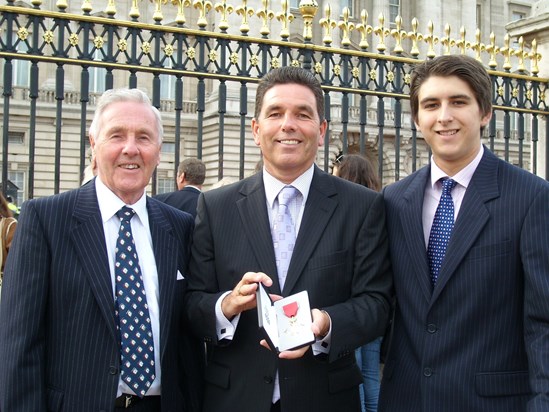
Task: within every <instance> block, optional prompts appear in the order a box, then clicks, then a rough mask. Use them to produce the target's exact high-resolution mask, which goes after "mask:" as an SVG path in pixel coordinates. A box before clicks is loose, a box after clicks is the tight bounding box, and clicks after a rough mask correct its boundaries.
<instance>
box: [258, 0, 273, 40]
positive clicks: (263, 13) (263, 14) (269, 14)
mask: <svg viewBox="0 0 549 412" xmlns="http://www.w3.org/2000/svg"><path fill="white" fill-rule="evenodd" d="M261 3H262V4H263V7H262V8H261V10H259V11H258V12H257V16H258V17H259V18H260V19H261V21H262V25H261V30H260V31H259V32H260V33H261V34H262V35H263V36H268V35H269V34H270V33H271V30H270V29H269V20H272V19H274V16H275V14H274V12H273V11H272V10H269V0H261Z"/></svg>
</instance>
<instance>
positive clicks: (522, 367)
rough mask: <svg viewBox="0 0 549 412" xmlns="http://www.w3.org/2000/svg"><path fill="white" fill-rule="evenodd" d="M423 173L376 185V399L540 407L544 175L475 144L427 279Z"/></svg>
mask: <svg viewBox="0 0 549 412" xmlns="http://www.w3.org/2000/svg"><path fill="white" fill-rule="evenodd" d="M429 178H430V166H427V167H425V168H423V169H421V170H419V171H418V172H416V173H414V174H412V175H411V176H409V177H407V178H406V179H404V180H402V181H400V182H397V183H395V184H393V185H390V186H388V187H387V188H386V190H385V191H384V195H385V202H386V207H387V225H388V231H389V239H390V251H391V260H392V264H393V272H394V284H395V291H396V298H397V304H396V310H395V317H394V325H393V336H392V340H391V345H390V348H389V353H388V358H387V362H386V365H385V369H384V374H383V380H382V387H381V397H380V404H379V410H380V411H387V412H399V411H406V412H415V411H421V412H430V411H432V412H435V411H436V412H440V411H444V412H453V411H455V412H463V411H482V412H491V411H493V412H504V411H508V412H517V411H525V410H528V411H539V412H541V411H548V410H549V397H548V393H549V184H548V183H547V182H546V181H544V180H542V179H540V178H539V177H536V176H534V175H532V174H531V173H528V172H526V171H524V170H521V169H519V168H517V167H514V166H512V165H510V164H508V163H506V162H504V161H502V160H500V159H498V158H497V157H496V156H495V155H494V154H492V153H491V152H490V151H488V150H487V149H485V153H484V156H483V158H482V160H481V162H480V164H479V166H478V168H477V169H476V171H475V173H474V175H473V177H472V180H471V182H470V185H469V187H468V188H467V191H466V193H465V196H464V198H463V202H462V205H461V209H460V211H459V214H458V216H457V220H456V223H455V226H454V231H453V233H452V236H451V238H450V242H449V244H448V249H447V252H446V257H445V260H444V262H443V263H442V267H441V269H440V274H439V277H438V282H437V284H436V285H435V287H434V289H433V288H432V286H431V283H430V275H429V264H428V259H427V253H426V247H425V241H424V236H423V227H422V208H423V197H424V190H425V185H426V184H427V182H428V179H429ZM432 289H433V290H432ZM527 405H528V407H527Z"/></svg>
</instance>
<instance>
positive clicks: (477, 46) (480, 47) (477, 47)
mask: <svg viewBox="0 0 549 412" xmlns="http://www.w3.org/2000/svg"><path fill="white" fill-rule="evenodd" d="M469 47H470V48H471V50H473V51H474V52H475V59H477V60H478V61H479V62H482V58H481V57H480V54H481V53H482V52H483V51H484V50H486V46H484V44H483V43H481V42H480V29H476V30H475V42H474V43H471V44H469Z"/></svg>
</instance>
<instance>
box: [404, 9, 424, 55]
mask: <svg viewBox="0 0 549 412" xmlns="http://www.w3.org/2000/svg"><path fill="white" fill-rule="evenodd" d="M418 27H419V21H418V19H416V18H415V17H414V18H413V19H412V31H409V32H408V33H407V34H406V37H408V38H409V39H412V49H411V50H410V54H411V55H412V56H413V57H417V56H419V47H418V44H417V42H418V41H419V40H421V39H422V36H421V34H419V33H418V32H417V28H418Z"/></svg>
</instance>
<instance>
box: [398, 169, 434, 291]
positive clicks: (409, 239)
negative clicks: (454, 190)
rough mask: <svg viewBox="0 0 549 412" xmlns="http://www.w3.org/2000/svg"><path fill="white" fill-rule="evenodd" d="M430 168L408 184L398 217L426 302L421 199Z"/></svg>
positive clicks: (427, 288) (428, 284)
mask: <svg viewBox="0 0 549 412" xmlns="http://www.w3.org/2000/svg"><path fill="white" fill-rule="evenodd" d="M430 171H431V168H430V166H427V167H424V168H423V169H421V170H420V171H419V172H418V173H417V175H416V177H415V178H414V180H413V181H412V182H411V183H410V185H409V186H408V188H407V189H406V191H405V192H404V195H403V201H404V202H405V204H406V206H405V207H404V208H403V213H402V215H401V216H400V219H401V223H402V230H403V232H404V237H405V239H406V245H407V246H408V252H409V256H410V257H411V260H412V262H411V263H412V267H413V268H414V269H415V270H414V271H413V272H414V274H415V275H416V277H417V279H418V284H419V285H420V289H421V292H422V293H423V295H424V296H425V299H426V300H430V299H431V294H432V292H431V289H432V286H431V280H430V275H429V262H428V260H427V251H426V249H425V239H424V237H423V219H422V211H423V199H424V197H425V185H426V183H427V179H429V176H430Z"/></svg>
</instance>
